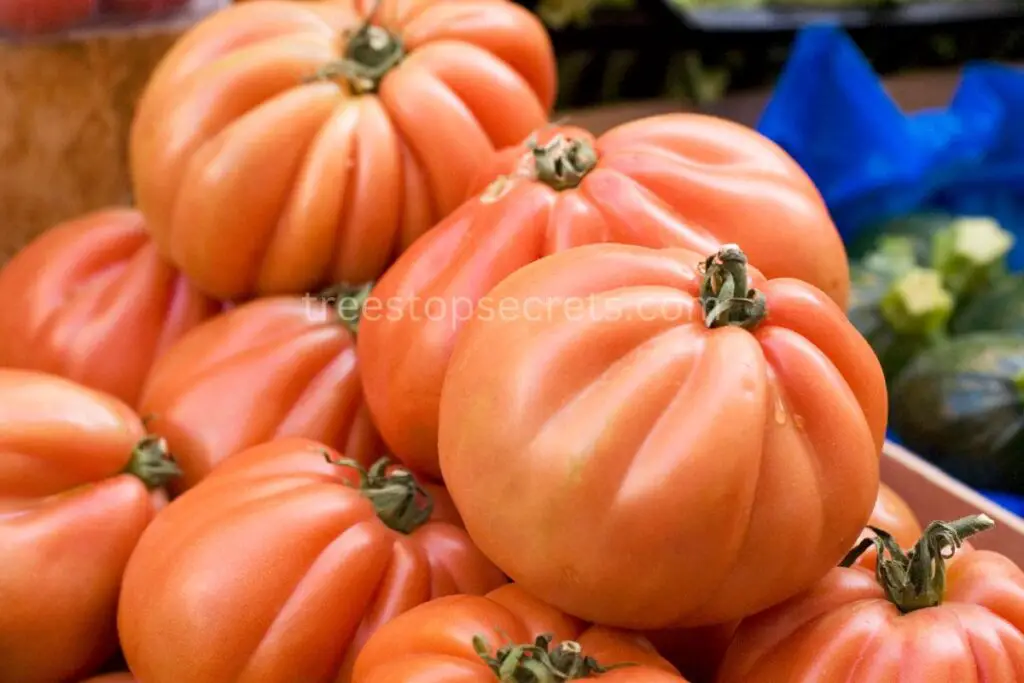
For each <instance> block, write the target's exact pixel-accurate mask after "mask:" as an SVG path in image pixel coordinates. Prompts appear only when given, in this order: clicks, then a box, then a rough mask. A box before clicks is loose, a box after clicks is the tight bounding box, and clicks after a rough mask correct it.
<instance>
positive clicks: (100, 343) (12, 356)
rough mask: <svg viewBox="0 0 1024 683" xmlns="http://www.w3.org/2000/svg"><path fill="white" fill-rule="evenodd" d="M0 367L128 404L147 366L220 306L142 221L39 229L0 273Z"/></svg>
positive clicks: (114, 219) (109, 213)
mask: <svg viewBox="0 0 1024 683" xmlns="http://www.w3.org/2000/svg"><path fill="white" fill-rule="evenodd" d="M0 298H2V299H3V301H4V307H3V309H2V310H0V364H2V365H4V366H7V367H13V368H23V369H27V370H38V371H40V372H47V373H52V374H55V375H60V376H62V377H67V378H68V379H71V380H74V381H76V382H79V383H81V384H84V385H86V386H88V387H91V388H93V389H97V390H99V391H103V392H105V393H108V394H111V395H113V396H115V397H117V398H119V399H121V400H122V401H124V402H125V403H127V404H128V405H132V406H134V405H135V404H136V402H137V401H138V398H139V392H140V391H142V384H143V382H144V381H145V379H146V375H147V374H148V373H149V370H150V368H151V367H152V365H153V362H154V361H155V360H156V358H158V357H159V356H160V354H161V353H163V352H164V351H165V350H166V349H167V348H168V347H169V346H170V345H171V344H173V343H174V342H175V341H177V340H178V339H179V338H180V337H181V336H182V335H183V334H184V333H185V332H187V331H188V330H190V329H191V328H193V327H195V326H196V325H197V324H199V323H200V322H202V321H203V320H205V319H207V318H209V317H210V316H212V315H214V314H215V313H217V312H218V311H219V310H220V309H221V305H220V304H219V303H218V302H216V301H213V300H212V299H209V298H207V297H206V296H204V295H203V294H201V293H200V292H199V291H198V290H196V289H195V288H194V287H193V286H192V285H191V284H190V283H189V282H188V281H187V280H186V279H185V278H184V277H183V276H181V274H179V273H178V272H177V271H176V270H175V269H174V268H172V267H171V266H169V265H167V264H166V263H165V262H164V261H163V259H161V258H160V256H159V255H158V254H157V251H156V246H155V245H154V244H153V243H152V241H151V240H150V239H149V237H148V236H147V234H146V229H145V225H144V222H143V219H142V215H141V214H140V213H138V212H137V211H134V210H131V209H106V210H102V211H97V212H94V213H90V214H88V215H85V216H82V217H81V218H78V219H75V220H72V221H68V222H66V223H63V224H61V225H58V226H55V227H53V228H51V229H50V230H48V231H46V232H45V233H43V234H42V235H40V236H39V237H37V238H36V239H35V240H33V241H32V242H31V243H30V244H29V245H28V246H27V247H25V248H24V249H22V250H21V251H20V252H18V253H17V254H16V255H15V256H14V257H13V258H12V259H11V260H10V261H9V262H8V263H7V264H6V265H5V266H4V267H3V269H2V270H0Z"/></svg>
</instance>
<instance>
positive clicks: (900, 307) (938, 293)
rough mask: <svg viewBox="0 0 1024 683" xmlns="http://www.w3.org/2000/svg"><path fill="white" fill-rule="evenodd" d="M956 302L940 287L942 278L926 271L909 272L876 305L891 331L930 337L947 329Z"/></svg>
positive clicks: (916, 269) (921, 269)
mask: <svg viewBox="0 0 1024 683" xmlns="http://www.w3.org/2000/svg"><path fill="white" fill-rule="evenodd" d="M954 304H955V300H954V298H953V295H952V294H951V293H950V292H949V290H947V289H946V288H945V286H944V285H943V284H942V275H941V274H940V273H939V272H938V271H936V270H931V269H928V268H917V267H914V268H911V269H910V270H909V271H907V272H906V273H904V274H903V276H902V277H900V278H899V279H898V280H896V281H895V282H893V284H892V286H891V287H890V288H889V290H888V291H887V292H886V294H885V296H883V297H882V299H881V301H879V307H880V309H881V312H882V317H883V318H885V320H886V322H888V323H889V325H890V326H891V327H892V329H893V330H894V331H896V332H897V333H899V334H905V335H918V336H922V337H932V336H936V335H940V334H942V333H943V332H944V330H945V329H946V325H947V323H948V322H949V318H950V316H952V314H953V306H954Z"/></svg>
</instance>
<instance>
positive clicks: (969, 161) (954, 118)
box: [758, 26, 1024, 514]
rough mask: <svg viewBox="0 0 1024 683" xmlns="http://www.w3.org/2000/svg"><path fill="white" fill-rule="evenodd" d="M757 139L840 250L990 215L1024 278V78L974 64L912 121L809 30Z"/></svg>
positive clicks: (859, 56) (841, 42) (834, 38)
mask: <svg viewBox="0 0 1024 683" xmlns="http://www.w3.org/2000/svg"><path fill="white" fill-rule="evenodd" d="M758 130H760V132H761V133H763V134H764V135H766V136H767V137H769V138H771V139H772V140H775V141H776V142H777V143H779V144H780V145H781V146H782V147H783V148H784V149H785V150H786V151H787V152H789V154H790V155H791V156H793V158H794V159H796V160H797V162H799V163H800V165H801V166H802V167H803V168H804V169H805V170H806V171H807V173H808V174H809V175H810V176H811V178H812V179H813V180H814V182H815V183H816V184H817V186H818V188H819V190H820V191H821V193H822V195H823V196H824V198H825V201H826V202H827V204H828V206H829V208H830V210H831V212H832V215H833V218H834V219H835V221H836V225H837V226H838V228H839V231H840V233H841V234H842V235H843V239H844V240H846V241H847V242H849V241H850V240H852V239H853V238H854V237H855V236H856V235H857V233H858V231H860V230H861V229H862V228H864V227H866V226H869V225H871V224H874V223H877V222H879V221H882V220H886V219H889V218H894V217H898V216H900V215H905V214H907V213H910V212H914V211H919V210H928V209H937V210H945V211H949V212H953V213H959V214H974V215H989V216H993V217H995V218H996V219H997V220H999V221H1000V222H1001V223H1002V225H1003V227H1004V228H1006V229H1007V230H1011V231H1013V232H1014V233H1016V234H1017V236H1018V240H1017V242H1016V246H1015V248H1014V251H1013V252H1012V253H1011V255H1010V265H1011V267H1012V268H1014V269H1016V270H1022V269H1024V70H1022V69H1017V68H1012V67H1007V66H1001V65H998V64H989V63H975V64H969V65H967V66H966V67H965V68H964V70H963V73H962V75H961V80H960V84H959V86H958V88H957V89H956V92H955V93H954V95H953V97H952V99H951V100H950V102H949V103H948V105H947V106H945V107H942V108H939V109H932V110H926V111H920V112H914V113H910V114H907V113H904V112H903V111H901V110H900V108H899V107H898V106H897V105H896V103H895V102H894V101H893V100H892V99H891V98H890V97H889V95H888V93H887V92H886V91H885V88H884V87H883V85H882V82H881V80H880V79H879V77H878V75H877V74H876V73H875V72H874V70H873V69H872V67H871V65H870V64H869V63H868V61H867V59H866V58H865V56H864V55H863V53H861V51H860V49H859V48H858V47H857V45H856V43H854V42H853V40H852V39H851V38H850V37H849V36H848V35H847V34H846V32H845V31H843V30H842V29H841V28H839V27H835V26H810V27H807V28H806V29H804V30H803V31H802V32H801V33H800V34H798V36H797V39H796V42H795V44H794V46H793V50H792V52H791V54H790V58H789V62H788V63H787V65H786V68H785V70H784V72H783V74H782V76H781V77H780V79H779V82H778V85H777V86H776V89H775V92H774V93H773V95H772V98H771V100H770V101H769V103H768V106H767V108H766V109H765V111H764V114H763V116H762V118H761V121H760V123H759V124H758ZM990 497H991V498H993V499H994V500H996V501H997V502H998V503H1000V504H1001V505H1004V506H1005V507H1007V508H1008V509H1011V510H1013V511H1014V512H1016V513H1017V514H1024V500H1021V499H1018V498H1016V497H1012V496H1005V495H1002V494H991V495H990Z"/></svg>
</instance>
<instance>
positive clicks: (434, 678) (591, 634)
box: [352, 584, 685, 683]
mask: <svg viewBox="0 0 1024 683" xmlns="http://www.w3.org/2000/svg"><path fill="white" fill-rule="evenodd" d="M542 635H550V636H551V637H552V640H553V644H558V643H562V642H566V641H568V642H571V643H576V644H578V645H579V646H580V648H581V654H582V655H583V656H586V657H592V658H593V659H594V660H596V661H597V663H598V664H600V665H602V666H604V667H610V666H613V665H615V664H624V663H630V664H632V666H623V667H621V668H613V669H611V670H610V671H608V672H607V673H602V674H600V675H594V676H587V677H586V678H587V679H590V678H594V679H595V680H600V681H603V682H605V683H681V682H684V681H685V679H683V678H682V677H681V676H680V675H679V673H678V672H676V671H675V670H674V669H673V668H672V665H671V664H669V663H668V662H667V661H665V660H664V659H663V658H661V657H660V656H658V654H657V652H656V651H655V650H654V648H653V647H652V646H651V644H650V643H649V642H647V641H646V640H645V639H644V638H643V637H642V636H640V635H638V634H635V633H629V632H624V631H616V630H614V629H609V628H605V627H602V626H590V625H588V624H585V623H583V622H580V621H579V620H577V619H574V618H572V617H570V616H567V615H565V614H563V613H561V612H559V611H558V610H557V609H554V608H553V607H551V606H549V605H546V604H544V603H543V602H541V601H540V600H538V599H537V598H535V597H533V596H531V595H530V594H529V593H527V592H526V591H524V590H523V589H522V588H520V587H519V586H516V585H511V584H510V585H506V586H502V587H501V588H498V589H496V590H494V591H491V592H490V593H488V594H487V595H486V596H468V595H458V596H451V597H447V598H442V599H440V600H435V601H433V602H431V603H428V604H425V605H420V606H419V607H416V608H415V609H413V610H410V611H409V612H406V613H405V614H403V615H402V616H400V617H398V618H397V619H395V620H394V621H392V622H391V623H389V624H387V625H386V626H384V627H383V628H382V629H380V630H379V631H378V632H377V634H376V635H374V637H373V638H371V639H370V641H369V642H368V643H367V644H366V646H365V647H364V648H363V651H362V653H361V654H360V655H359V659H358V660H357V661H356V666H355V671H354V675H353V677H352V683H492V682H493V681H495V680H497V679H498V676H497V675H496V674H495V672H494V671H493V670H492V669H491V668H489V667H488V663H487V662H486V661H485V660H484V659H483V657H481V655H480V654H479V653H478V652H477V651H476V650H475V649H474V646H473V639H474V638H475V637H477V638H482V639H483V642H484V643H486V645H487V646H488V649H487V654H488V655H489V656H490V657H495V655H496V654H498V653H497V650H498V648H500V647H503V646H506V645H531V644H533V643H534V642H535V640H536V638H537V637H538V636H542ZM508 680H542V681H544V680H547V679H544V678H537V679H528V678H515V679H513V678H509V679H508ZM550 680H551V681H557V680H564V679H559V678H557V677H555V676H552V677H551V678H550Z"/></svg>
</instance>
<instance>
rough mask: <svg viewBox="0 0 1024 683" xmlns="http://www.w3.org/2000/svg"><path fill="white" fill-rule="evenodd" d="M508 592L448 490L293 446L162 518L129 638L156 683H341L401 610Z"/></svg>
mask: <svg viewBox="0 0 1024 683" xmlns="http://www.w3.org/2000/svg"><path fill="white" fill-rule="evenodd" d="M503 583H505V577H504V576H503V575H502V574H501V572H500V571H498V570H497V569H496V568H495V567H494V566H493V565H492V564H491V563H490V562H489V561H488V560H487V559H486V558H485V557H484V556H483V555H482V554H481V553H480V551H479V550H477V549H476V547H475V546H474V545H473V544H472V542H470V540H469V537H468V536H467V535H466V532H465V531H464V530H463V529H462V527H461V526H460V523H459V521H458V516H457V515H456V514H455V511H454V508H452V506H451V504H450V502H449V501H448V500H447V496H446V494H445V492H444V489H443V488H441V487H436V486H429V485H424V486H420V485H419V484H417V482H416V480H415V479H414V478H413V477H412V476H410V474H409V472H408V471H407V470H405V469H404V468H390V467H387V466H386V465H385V464H383V463H381V464H378V465H376V466H374V467H373V468H371V469H370V470H369V471H365V470H362V469H361V468H360V467H358V464H357V463H354V462H352V461H342V460H340V456H339V455H338V454H337V453H336V452H334V451H330V450H329V449H326V448H325V447H324V446H322V445H320V444H318V443H315V442H312V441H308V440H304V439H283V440H279V441H275V442H270V443H267V444H263V445H261V446H257V447H255V448H252V449H250V450H248V451H246V452H245V453H241V454H238V455H237V456H235V457H232V458H230V459H228V460H227V461H225V463H224V464H223V465H222V466H221V467H220V468H218V469H217V470H216V471H214V473H213V474H211V475H210V476H209V477H208V478H207V479H206V480H204V481H203V482H202V483H201V484H199V486H196V487H195V488H193V489H191V490H190V491H188V492H187V493H185V494H184V495H183V496H181V497H180V498H178V499H176V500H175V501H174V502H173V503H171V505H170V506H168V508H167V509H166V510H165V511H164V512H162V513H161V514H160V515H159V516H158V517H157V518H156V520H155V521H154V522H153V524H152V525H151V526H150V527H149V529H148V530H147V532H146V534H145V535H143V537H142V540H141V541H139V545H138V547H137V549H136V551H135V553H134V554H133V555H132V559H131V562H130V563H129V564H128V568H127V570H126V571H125V575H124V588H123V590H122V592H121V604H120V611H119V617H118V627H119V631H120V634H121V644H122V648H123V650H124V655H125V660H126V661H127V662H128V665H129V667H130V668H131V670H132V671H133V672H134V673H135V675H136V676H138V678H139V679H140V680H142V681H145V682H146V683H184V682H185V681H187V682H188V683H225V682H226V681H231V682H232V683H297V682H299V681H301V682H302V683H338V682H345V681H348V680H349V678H348V672H349V671H350V669H351V665H352V663H353V662H354V659H355V655H356V654H357V653H358V651H359V649H360V647H361V646H362V644H363V643H364V642H365V641H366V640H367V638H368V637H369V636H370V635H371V634H372V633H373V632H374V631H375V630H376V629H378V628H379V627H380V626H381V625H382V624H385V623H387V622H388V621H390V620H391V619H392V618H394V617H395V616H396V615H398V614H401V613H402V612H405V611H407V610H409V609H410V608H412V607H414V606H416V605H418V604H420V603H422V602H425V601H427V600H430V599H432V598H436V597H441V596H444V595H449V594H458V593H469V594H475V593H478V594H483V593H486V592H487V591H490V590H493V589H494V588H497V587H498V586H499V585H502V584H503Z"/></svg>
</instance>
